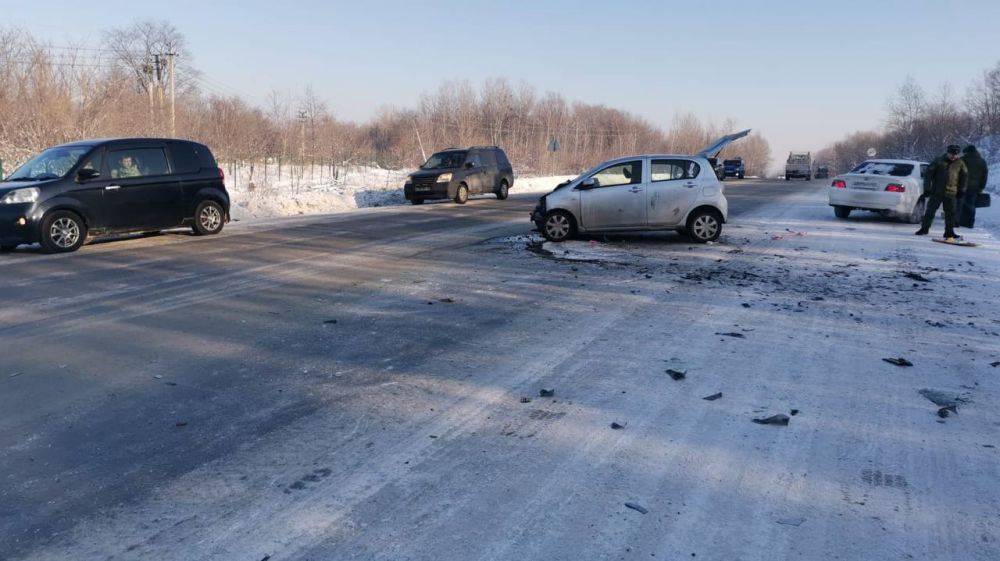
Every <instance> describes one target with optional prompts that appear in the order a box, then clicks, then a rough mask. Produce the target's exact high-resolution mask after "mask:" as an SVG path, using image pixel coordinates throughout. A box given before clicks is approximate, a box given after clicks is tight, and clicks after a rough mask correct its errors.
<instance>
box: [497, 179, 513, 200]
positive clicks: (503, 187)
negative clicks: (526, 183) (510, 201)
mask: <svg viewBox="0 0 1000 561" xmlns="http://www.w3.org/2000/svg"><path fill="white" fill-rule="evenodd" d="M509 191H510V187H508V186H507V180H506V179H504V180H503V181H501V182H500V188H499V189H497V199H498V200H501V201H503V200H506V199H507V195H508V194H509Z"/></svg>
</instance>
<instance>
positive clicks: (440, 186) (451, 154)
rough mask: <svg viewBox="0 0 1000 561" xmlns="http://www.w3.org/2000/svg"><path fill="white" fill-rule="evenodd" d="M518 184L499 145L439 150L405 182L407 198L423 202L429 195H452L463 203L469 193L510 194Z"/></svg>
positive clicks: (438, 196) (458, 201)
mask: <svg viewBox="0 0 1000 561" xmlns="http://www.w3.org/2000/svg"><path fill="white" fill-rule="evenodd" d="M513 185H514V168H513V167H512V166H511V165H510V161H509V160H507V154H506V153H504V151H503V150H501V149H500V148H498V147H496V146H473V147H472V148H466V149H460V148H452V149H449V150H444V151H441V152H437V153H435V154H434V155H433V156H431V157H430V158H428V159H427V161H426V162H424V165H422V166H420V169H419V170H418V171H417V172H416V173H413V174H411V175H410V177H409V178H407V180H406V184H405V185H403V194H404V195H405V196H406V200H408V201H410V202H411V203H413V204H415V205H419V204H421V203H423V202H424V201H425V200H428V199H451V200H453V201H455V202H456V203H458V204H460V205H462V204H465V203H466V201H468V200H469V195H479V194H488V193H493V194H494V195H496V196H497V198H498V199H500V200H503V199H506V198H507V193H508V191H509V190H510V188H511V187H512V186H513Z"/></svg>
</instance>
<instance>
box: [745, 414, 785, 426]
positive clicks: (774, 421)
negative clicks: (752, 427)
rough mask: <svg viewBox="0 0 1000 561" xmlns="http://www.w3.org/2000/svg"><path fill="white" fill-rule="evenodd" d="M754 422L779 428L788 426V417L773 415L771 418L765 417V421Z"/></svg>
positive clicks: (757, 420) (756, 420) (755, 420)
mask: <svg viewBox="0 0 1000 561" xmlns="http://www.w3.org/2000/svg"><path fill="white" fill-rule="evenodd" d="M753 422H755V423H757V424H758V425H777V426H779V427H785V426H788V415H785V414H784V413H778V414H777V415H771V416H770V417H765V418H763V419H754V420H753Z"/></svg>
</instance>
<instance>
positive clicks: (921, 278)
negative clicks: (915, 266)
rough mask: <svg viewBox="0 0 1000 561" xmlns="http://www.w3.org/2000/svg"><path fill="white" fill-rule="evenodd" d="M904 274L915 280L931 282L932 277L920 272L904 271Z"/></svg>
mask: <svg viewBox="0 0 1000 561" xmlns="http://www.w3.org/2000/svg"><path fill="white" fill-rule="evenodd" d="M903 276H904V277H906V278H908V279H910V280H915V281H917V282H931V279H929V278H927V277H925V276H923V275H921V274H920V273H914V272H912V271H906V272H904V273H903Z"/></svg>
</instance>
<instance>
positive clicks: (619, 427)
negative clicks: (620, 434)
mask: <svg viewBox="0 0 1000 561" xmlns="http://www.w3.org/2000/svg"><path fill="white" fill-rule="evenodd" d="M626 426H628V423H625V424H624V425H623V424H621V423H619V422H617V421H615V422H613V423H611V428H612V429H613V430H622V429H623V428H625V427H626Z"/></svg>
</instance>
